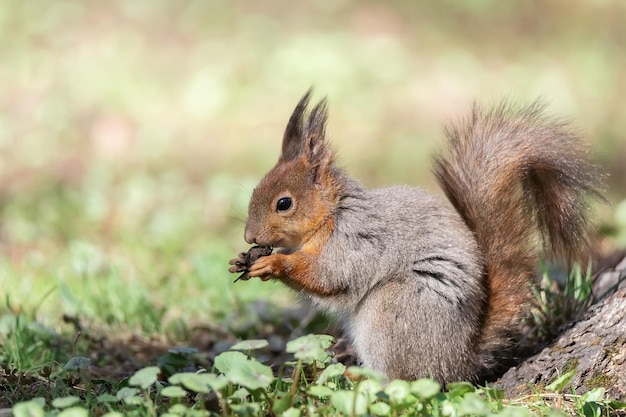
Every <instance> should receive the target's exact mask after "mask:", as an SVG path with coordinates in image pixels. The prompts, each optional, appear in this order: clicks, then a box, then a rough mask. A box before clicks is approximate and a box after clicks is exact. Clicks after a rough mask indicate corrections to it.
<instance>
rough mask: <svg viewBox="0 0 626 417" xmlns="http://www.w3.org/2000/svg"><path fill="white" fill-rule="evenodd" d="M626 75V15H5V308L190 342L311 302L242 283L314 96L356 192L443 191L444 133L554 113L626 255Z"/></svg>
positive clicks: (295, 7) (170, 6) (113, 2)
mask: <svg viewBox="0 0 626 417" xmlns="http://www.w3.org/2000/svg"><path fill="white" fill-rule="evenodd" d="M625 74H626V3H625V2H623V1H621V0H593V1H592V0H589V1H583V0H549V1H518V2H515V1H510V2H504V1H499V0H473V1H467V2H457V1H451V0H443V1H438V2H432V1H392V2H375V1H356V0H338V1H328V2H320V1H312V0H305V1H298V2H283V1H273V0H270V1H263V2H260V1H251V0H247V1H225V0H224V1H222V0H204V1H200V0H197V1H191V0H189V1H161V0H135V1H124V0H110V1H95V0H81V1H79V0H62V1H55V2H42V1H34V0H5V1H2V2H1V3H0V295H1V296H2V300H0V302H1V304H2V306H1V307H0V309H2V311H5V312H6V311H12V312H16V311H22V312H28V314H31V315H32V316H36V317H37V319H38V320H39V321H41V322H42V323H45V324H47V325H49V326H54V327H57V326H62V325H63V324H62V320H61V317H62V316H63V315H64V314H65V315H67V316H71V317H76V316H79V317H81V318H82V320H88V321H91V322H92V323H94V324H102V325H112V326H125V327H130V328H133V329H136V330H137V331H140V332H147V333H157V332H166V333H167V332H169V331H172V332H174V333H176V332H177V331H179V330H180V329H184V328H185V326H187V323H190V322H193V321H195V322H214V323H219V322H223V321H224V320H228V318H229V317H231V316H232V315H233V314H239V313H240V312H241V311H246V306H249V305H251V303H252V302H253V301H254V300H255V299H265V300H269V301H271V302H272V303H276V304H279V305H289V304H290V303H293V302H294V300H293V298H292V296H291V295H290V294H289V293H288V292H287V291H285V290H283V289H281V288H280V286H279V285H277V284H272V283H260V282H257V281H249V282H238V283H237V284H233V282H232V281H233V278H234V277H233V276H231V275H229V274H228V273H227V271H226V270H227V261H228V259H230V258H231V257H233V256H234V255H236V254H237V253H238V252H239V251H241V250H244V249H245V248H246V247H247V245H246V244H245V242H244V241H243V237H242V235H243V225H244V221H245V216H246V208H247V202H248V199H249V197H250V194H251V191H252V189H253V187H254V185H255V184H256V182H257V181H258V179H259V178H260V177H261V176H262V175H263V173H264V172H265V171H267V170H268V169H269V168H270V167H271V166H272V165H273V163H274V162H275V160H276V158H277V155H278V151H279V148H280V140H281V136H282V132H283V129H284V126H285V124H286V121H287V119H288V116H289V115H290V113H291V111H292V109H293V107H294V106H295V104H296V102H297V101H298V99H299V98H300V97H301V95H302V94H303V93H304V92H305V91H306V90H307V89H308V88H309V87H310V86H313V87H314V89H315V96H316V97H317V98H322V97H324V96H326V97H328V100H329V104H330V121H329V128H328V132H329V136H330V138H331V140H332V142H333V143H334V145H335V147H336V148H337V149H338V150H339V153H340V155H341V163H342V164H343V165H344V166H345V167H346V168H347V169H348V170H349V171H350V172H351V173H352V174H353V175H354V176H355V177H358V178H360V179H361V180H362V182H363V183H364V184H365V185H366V186H368V187H375V186H381V185H384V184H390V183H406V184H419V185H423V186H424V187H427V188H430V189H432V190H434V191H435V192H438V191H437V189H436V186H435V184H434V182H433V180H432V177H431V176H430V172H429V165H430V164H429V161H430V154H431V152H432V150H433V149H435V148H436V147H437V146H438V144H440V143H441V141H442V138H443V134H442V132H443V130H442V126H443V125H444V124H445V123H447V122H448V121H450V120H455V119H458V118H459V117H462V116H464V115H466V114H467V112H468V110H469V108H470V106H471V104H472V102H474V101H478V102H480V103H487V104H488V103H490V102H494V101H496V100H498V99H501V98H503V97H508V98H510V99H512V100H519V101H530V100H533V99H535V98H537V97H543V98H544V99H545V100H546V101H547V102H548V103H549V107H550V109H551V110H552V112H553V113H555V114H558V115H561V116H565V117H568V118H570V119H571V120H572V121H573V123H574V125H575V126H577V127H578V128H579V129H580V131H581V132H582V133H583V135H584V136H585V137H586V138H588V140H589V142H590V143H591V144H592V146H593V148H594V151H595V152H596V154H597V155H598V161H599V164H600V165H601V166H602V167H603V169H605V170H606V171H607V172H608V173H609V174H610V176H609V177H607V180H606V183H607V189H608V195H609V201H610V204H609V205H606V206H603V207H601V208H600V209H599V214H598V221H599V224H600V225H601V227H602V230H604V231H605V232H607V233H609V235H610V240H609V242H611V243H610V245H613V247H619V246H620V245H622V246H624V245H626V236H625V233H624V229H626V204H624V203H623V202H622V201H623V200H624V199H625V198H626V185H625V181H626V162H625V159H626V138H625V135H626V133H625V132H626V99H625V97H626V75H625ZM620 203H621V205H620Z"/></svg>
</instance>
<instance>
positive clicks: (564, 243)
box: [434, 103, 600, 372]
mask: <svg viewBox="0 0 626 417" xmlns="http://www.w3.org/2000/svg"><path fill="white" fill-rule="evenodd" d="M446 134H447V138H448V141H447V149H446V150H445V151H444V152H443V153H439V154H437V155H436V156H435V158H434V173H435V176H436V177H437V180H438V182H439V184H440V185H441V187H442V188H443V190H444V192H445V194H446V195H447V197H448V199H449V200H450V202H451V203H452V205H453V206H454V207H455V208H456V210H457V211H458V212H459V214H460V215H461V217H462V218H463V219H464V221H465V224H466V225H467V226H468V228H469V229H470V230H471V231H472V232H473V233H474V234H475V236H476V239H477V240H478V244H479V245H480V248H481V251H482V253H483V256H484V259H485V262H486V273H487V282H488V293H487V310H486V313H485V316H484V323H483V324H482V330H481V336H480V342H479V349H480V352H481V356H482V361H483V367H484V370H485V371H487V372H489V371H490V370H493V369H494V368H497V367H498V365H500V364H501V363H502V359H503V358H506V357H507V356H508V354H509V352H507V350H508V349H509V348H512V347H515V345H516V343H517V342H518V341H519V340H520V332H521V318H523V317H525V316H527V315H528V314H529V309H530V305H531V303H532V300H533V296H532V290H531V284H532V283H534V282H535V277H536V275H537V267H538V261H539V259H540V258H546V259H551V260H556V261H564V262H567V263H568V264H570V265H571V263H572V262H581V263H587V262H589V260H590V253H589V243H590V242H589V236H590V230H589V229H590V227H589V226H590V223H589V219H588V215H589V197H590V196H591V197H599V196H600V193H599V191H598V186H599V181H598V175H597V173H596V171H595V169H594V167H593V165H592V164H591V163H590V159H589V153H588V150H587V148H586V147H584V146H583V144H582V142H581V141H580V140H579V138H578V136H577V134H576V133H575V132H573V131H572V130H571V129H570V128H569V127H568V126H567V124H566V123H565V122H563V121H562V120H558V119H553V118H549V117H547V116H546V115H545V114H544V108H543V106H542V105H541V104H540V103H534V104H532V105H530V106H528V107H519V108H518V107H514V106H511V105H508V104H501V105H499V106H497V107H495V108H493V109H491V110H489V111H483V110H481V109H480V108H479V107H477V106H475V107H474V109H473V111H472V113H471V116H470V117H469V119H467V120H465V121H464V122H463V123H461V124H459V125H457V126H454V127H452V128H449V129H448V130H447V131H446Z"/></svg>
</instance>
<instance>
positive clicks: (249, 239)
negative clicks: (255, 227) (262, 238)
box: [243, 227, 256, 245]
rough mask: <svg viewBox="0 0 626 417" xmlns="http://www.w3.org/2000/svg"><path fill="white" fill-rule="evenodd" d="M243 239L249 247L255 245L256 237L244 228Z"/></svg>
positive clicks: (248, 229)
mask: <svg viewBox="0 0 626 417" xmlns="http://www.w3.org/2000/svg"><path fill="white" fill-rule="evenodd" d="M243 238H244V239H245V240H246V242H248V243H249V244H251V245H252V244H253V243H256V236H255V235H254V232H253V231H252V230H250V228H248V227H246V231H245V233H244V235H243Z"/></svg>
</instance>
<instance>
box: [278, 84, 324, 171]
mask: <svg viewBox="0 0 626 417" xmlns="http://www.w3.org/2000/svg"><path fill="white" fill-rule="evenodd" d="M311 93H312V91H311V89H309V91H307V92H306V94H305V95H304V96H303V97H302V98H301V99H300V102H299V103H298V105H297V106H296V108H295V110H294V111H293V113H292V115H291V117H290V118H289V123H288V124H287V129H285V135H284V136H283V148H282V152H281V154H280V159H279V162H286V161H293V160H297V159H300V158H303V157H304V158H305V159H306V161H307V162H308V163H309V164H310V165H311V168H312V172H313V175H314V176H315V180H316V181H318V180H319V176H320V175H321V174H322V173H323V172H324V170H325V168H327V167H328V166H329V165H330V164H331V162H332V157H333V155H332V151H331V150H330V148H329V147H328V145H327V144H326V138H325V136H326V120H327V119H328V111H327V105H326V99H323V100H322V101H320V102H319V103H317V104H316V105H315V107H313V109H312V110H311V113H310V114H309V115H308V116H307V107H308V105H309V100H310V98H311ZM305 119H306V120H305Z"/></svg>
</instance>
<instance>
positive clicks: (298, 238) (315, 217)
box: [245, 90, 337, 249]
mask: <svg viewBox="0 0 626 417" xmlns="http://www.w3.org/2000/svg"><path fill="white" fill-rule="evenodd" d="M310 97H311V90H309V91H308V92H307V93H306V94H305V95H304V97H302V99H300V102H299V103H298V105H297V106H296V108H295V110H294V111H293V114H292V115H291V118H290V119H289V123H288V124H287V129H286V130H285V135H284V137H283V145H282V152H281V155H280V158H279V159H278V163H277V164H276V165H275V166H274V168H272V170H271V171H270V172H268V173H267V174H266V175H265V177H264V178H263V179H262V180H261V182H260V183H259V185H257V187H256V188H255V189H254V192H253V194H252V199H251V200H250V207H249V210H248V221H247V223H246V231H245V239H246V241H247V242H248V243H256V244H258V245H262V246H272V247H282V248H285V249H296V248H298V247H299V246H301V245H302V244H303V243H304V242H306V241H307V240H308V239H309V238H310V237H311V236H312V235H313V234H314V233H315V232H316V231H317V230H319V229H320V227H321V225H322V224H323V223H324V222H325V221H327V220H328V218H329V216H330V215H331V214H332V211H333V208H334V206H335V205H336V203H337V192H336V187H334V186H333V184H334V180H333V171H334V170H333V169H332V160H333V153H332V151H331V149H330V148H329V146H328V145H327V144H326V142H325V128H326V119H327V117H328V116H327V111H326V100H322V101H320V102H319V103H318V104H317V105H315V106H314V107H313V109H312V110H311V112H310V113H308V112H307V105H308V103H309V99H310Z"/></svg>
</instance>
